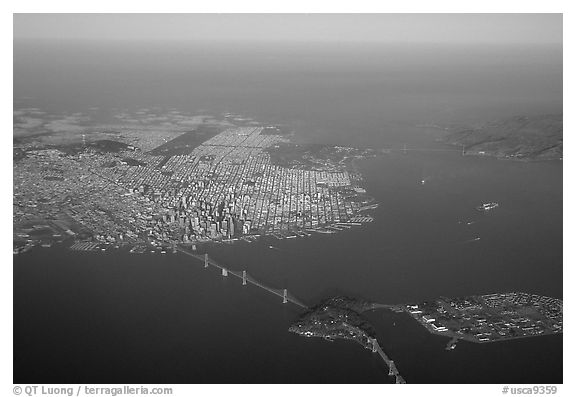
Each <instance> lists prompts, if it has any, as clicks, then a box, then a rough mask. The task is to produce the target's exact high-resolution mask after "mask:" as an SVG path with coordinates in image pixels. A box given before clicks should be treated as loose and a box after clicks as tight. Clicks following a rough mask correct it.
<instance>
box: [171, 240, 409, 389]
mask: <svg viewBox="0 0 576 397" xmlns="http://www.w3.org/2000/svg"><path fill="white" fill-rule="evenodd" d="M175 249H176V250H178V251H180V252H181V253H183V254H186V255H188V256H191V257H193V258H195V259H198V260H199V261H201V262H203V263H204V268H207V267H209V266H213V267H215V268H217V269H219V270H220V271H221V273H222V276H223V277H228V276H234V277H237V278H239V279H241V280H242V285H247V284H248V283H250V284H253V285H255V286H257V287H260V288H262V289H264V290H266V291H268V292H270V293H272V294H274V295H277V296H279V297H281V298H282V303H288V302H290V303H293V304H295V305H297V306H299V307H301V308H303V309H308V306H306V305H305V304H304V303H303V302H302V301H300V300H299V299H297V298H296V297H295V296H293V295H292V294H290V292H288V290H287V289H286V288H284V289H281V288H273V287H270V286H267V285H265V284H263V283H261V282H260V281H258V280H256V279H255V278H254V277H252V276H250V275H249V274H248V273H247V272H246V270H242V271H239V270H231V269H228V268H227V267H225V266H223V265H221V264H220V263H218V262H216V261H215V260H214V259H213V258H210V257H209V256H208V254H204V255H198V254H194V253H192V252H190V251H187V250H185V249H183V248H181V247H175ZM391 307H392V306H390V305H382V304H374V305H373V308H372V309H376V308H387V309H389V308H391ZM369 342H370V343H371V344H372V352H373V353H378V355H379V356H380V357H381V358H382V359H383V360H384V362H385V363H386V365H387V366H388V375H389V376H394V377H395V378H396V383H406V382H405V381H404V378H402V376H401V375H400V373H399V372H398V370H397V369H396V365H395V364H394V361H392V360H391V359H390V358H389V357H388V356H387V355H386V353H384V351H383V350H382V348H381V347H380V344H379V343H378V341H377V340H376V338H369Z"/></svg>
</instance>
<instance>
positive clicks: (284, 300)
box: [282, 288, 288, 303]
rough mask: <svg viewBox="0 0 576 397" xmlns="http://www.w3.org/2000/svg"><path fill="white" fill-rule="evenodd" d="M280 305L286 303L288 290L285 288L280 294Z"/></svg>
mask: <svg viewBox="0 0 576 397" xmlns="http://www.w3.org/2000/svg"><path fill="white" fill-rule="evenodd" d="M282 303H288V290H287V289H286V288H284V292H283V293H282Z"/></svg>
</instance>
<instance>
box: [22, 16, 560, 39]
mask: <svg viewBox="0 0 576 397" xmlns="http://www.w3.org/2000/svg"><path fill="white" fill-rule="evenodd" d="M14 37H15V38H16V39H21V38H25V39H39V38H43V39H91V40H109V39H111V40H193V41H232V42H250V41H260V42H275V41H277V42H367V43H395V42H396V43H439V44H451V43H452V44H463V43H465V44H467V45H472V44H478V43H482V44H498V45H501V44H559V43H561V42H562V15H561V14H49V15H48V14H16V15H15V17H14Z"/></svg>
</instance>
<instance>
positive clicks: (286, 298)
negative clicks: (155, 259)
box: [175, 246, 308, 309]
mask: <svg viewBox="0 0 576 397" xmlns="http://www.w3.org/2000/svg"><path fill="white" fill-rule="evenodd" d="M175 249H176V250H177V251H180V252H181V253H183V254H186V255H189V256H191V257H193V258H196V259H198V260H199V261H201V262H204V267H208V265H210V266H213V267H216V268H218V269H220V270H221V271H222V275H223V276H228V275H229V274H230V275H232V276H235V277H238V278H239V279H241V280H242V284H243V285H246V284H247V283H250V284H253V285H255V286H257V287H260V288H262V289H263V290H266V291H268V292H270V293H272V294H274V295H278V296H279V297H281V298H282V299H283V303H287V302H290V303H293V304H295V305H297V306H300V307H301V308H303V309H308V306H306V305H305V304H304V303H303V302H301V301H300V300H299V299H297V298H296V297H295V296H293V295H292V294H290V293H289V292H288V290H287V289H277V288H272V287H269V286H267V285H265V284H262V283H261V282H259V281H258V280H256V279H255V278H254V277H252V276H251V275H249V274H248V273H247V272H246V271H245V270H242V271H238V270H230V269H228V268H227V267H225V266H223V265H221V264H219V263H218V262H216V261H215V260H214V259H212V258H210V257H209V256H208V254H204V255H197V254H193V253H192V252H190V251H187V250H185V249H184V248H182V247H178V246H177V247H175Z"/></svg>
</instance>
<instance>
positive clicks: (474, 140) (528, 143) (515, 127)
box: [445, 114, 562, 160]
mask: <svg viewBox="0 0 576 397" xmlns="http://www.w3.org/2000/svg"><path fill="white" fill-rule="evenodd" d="M445 141H446V142H447V143H449V144H453V145H460V146H461V145H464V148H465V150H466V153H467V154H472V155H486V156H495V157H499V158H515V159H525V160H557V159H561V158H562V114H551V115H542V116H516V117H512V118H508V119H502V120H497V121H493V122H490V123H487V124H484V125H480V126H477V127H471V128H467V129H459V130H456V131H453V132H450V133H448V135H447V136H446V137H445Z"/></svg>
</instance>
